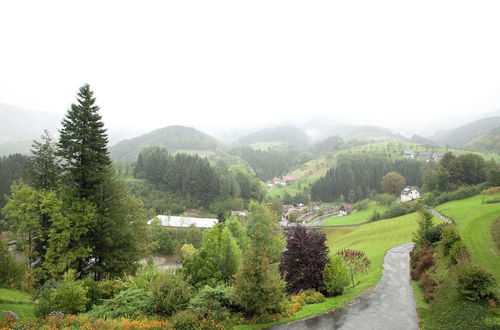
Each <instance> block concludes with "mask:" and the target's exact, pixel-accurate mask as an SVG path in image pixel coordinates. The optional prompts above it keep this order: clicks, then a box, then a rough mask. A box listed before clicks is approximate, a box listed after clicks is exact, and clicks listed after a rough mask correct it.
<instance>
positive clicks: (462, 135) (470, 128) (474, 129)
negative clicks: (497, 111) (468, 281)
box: [431, 116, 500, 148]
mask: <svg viewBox="0 0 500 330" xmlns="http://www.w3.org/2000/svg"><path fill="white" fill-rule="evenodd" d="M499 127H500V116H495V117H488V118H482V119H478V120H475V121H473V122H470V123H468V124H466V125H463V126H460V127H457V128H455V129H452V130H449V131H447V132H444V133H437V134H435V135H434V136H433V137H431V139H433V140H434V141H435V142H436V143H438V144H441V145H449V146H451V147H455V148H463V147H464V146H465V145H466V144H467V143H468V142H471V141H472V140H474V139H475V138H477V137H480V136H482V135H485V134H489V133H490V132H492V131H493V130H495V129H497V128H499Z"/></svg>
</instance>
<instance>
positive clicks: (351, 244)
mask: <svg viewBox="0 0 500 330" xmlns="http://www.w3.org/2000/svg"><path fill="white" fill-rule="evenodd" d="M417 218H418V216H417V214H416V213H412V214H407V215H404V216H401V217H397V218H393V219H387V220H380V221H377V222H371V223H368V224H366V225H362V226H359V227H349V228H327V229H323V232H324V233H325V234H326V235H327V240H328V241H327V243H328V246H329V247H330V250H331V251H336V250H341V249H347V248H349V249H357V250H362V251H364V252H365V253H366V254H367V256H368V257H369V258H370V260H371V261H372V265H371V267H370V271H369V272H368V273H367V274H366V275H365V276H364V277H363V278H362V280H361V282H360V283H359V284H358V285H357V286H356V287H355V288H354V289H352V290H350V291H349V292H348V293H347V294H345V295H342V296H338V297H333V298H327V300H326V301H325V302H323V303H320V304H314V305H306V306H304V307H303V308H302V310H300V311H299V312H298V313H297V314H295V315H294V316H292V317H290V318H286V319H282V320H280V321H279V322H276V323H269V324H258V325H244V326H238V327H236V329H259V328H264V327H268V326H271V325H276V324H282V323H287V322H291V321H294V320H298V319H302V318H306V317H310V316H313V315H318V314H322V313H324V312H327V311H329V310H332V309H334V308H338V307H341V306H345V305H346V304H347V303H348V302H349V301H350V300H351V299H352V298H354V297H355V296H357V295H359V294H361V293H363V292H364V291H366V290H367V289H369V288H371V287H374V286H375V285H376V284H377V283H378V281H379V280H380V279H381V278H382V263H383V259H384V255H385V252H386V251H387V250H389V249H390V248H392V247H394V246H397V245H401V244H404V243H408V242H411V238H412V236H413V232H414V231H415V230H416V229H417Z"/></svg>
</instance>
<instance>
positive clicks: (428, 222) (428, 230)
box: [413, 209, 441, 244]
mask: <svg viewBox="0 0 500 330" xmlns="http://www.w3.org/2000/svg"><path fill="white" fill-rule="evenodd" d="M440 239H441V226H440V225H434V224H433V222H432V214H431V213H430V212H429V211H428V210H426V209H421V210H420V211H419V219H418V230H417V232H416V233H415V234H414V238H413V240H414V241H415V242H416V243H418V244H424V243H428V244H432V243H435V242H437V241H439V240H440Z"/></svg>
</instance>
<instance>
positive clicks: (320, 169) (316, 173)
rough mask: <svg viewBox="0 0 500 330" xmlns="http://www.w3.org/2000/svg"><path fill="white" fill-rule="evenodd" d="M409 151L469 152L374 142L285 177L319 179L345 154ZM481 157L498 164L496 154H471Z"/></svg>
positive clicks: (336, 153) (329, 155) (304, 166)
mask: <svg viewBox="0 0 500 330" xmlns="http://www.w3.org/2000/svg"><path fill="white" fill-rule="evenodd" d="M407 149H411V150H413V151H439V152H448V151H449V152H452V153H454V154H457V155H461V154H465V153H470V152H471V151H468V150H463V149H453V148H444V147H432V146H425V145H421V144H417V143H413V142H402V141H391V142H376V143H368V144H363V145H359V146H354V147H351V148H349V149H346V150H340V151H334V152H327V153H323V154H320V155H319V156H317V157H316V158H314V159H313V160H310V161H309V162H307V163H305V164H301V165H299V166H297V167H295V168H293V169H292V170H291V171H290V172H289V173H288V174H287V175H289V176H292V177H294V178H295V179H310V178H320V177H322V176H324V175H325V174H326V172H327V171H328V169H329V168H330V167H332V166H334V165H335V163H336V160H337V157H338V156H339V155H342V154H346V153H353V152H354V153H366V152H382V153H384V154H386V155H388V156H390V157H392V158H397V157H400V153H401V151H402V150H407ZM472 153H474V154H477V155H479V156H481V157H483V158H484V159H486V160H490V159H493V160H495V161H496V162H497V163H500V154H498V153H484V152H472Z"/></svg>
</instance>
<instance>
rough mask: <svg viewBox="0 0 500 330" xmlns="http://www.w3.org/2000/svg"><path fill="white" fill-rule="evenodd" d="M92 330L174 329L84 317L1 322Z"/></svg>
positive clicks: (2, 325) (28, 329)
mask: <svg viewBox="0 0 500 330" xmlns="http://www.w3.org/2000/svg"><path fill="white" fill-rule="evenodd" d="M61 328H64V329H66V328H69V329H92V330H101V329H103V330H136V329H157V330H160V329H174V326H173V324H172V323H171V322H169V321H159V320H130V319H114V320H109V321H106V320H103V319H97V320H96V319H92V318H90V317H89V316H83V315H65V316H61V315H50V316H48V317H46V318H43V319H38V320H37V321H22V322H16V321H7V320H0V329H1V330H4V329H5V330H7V329H25V330H37V329H42V330H49V329H50V330H52V329H61Z"/></svg>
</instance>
